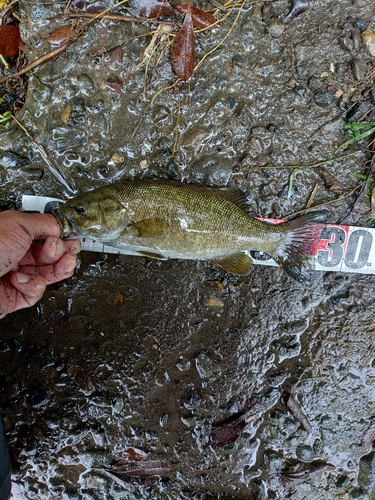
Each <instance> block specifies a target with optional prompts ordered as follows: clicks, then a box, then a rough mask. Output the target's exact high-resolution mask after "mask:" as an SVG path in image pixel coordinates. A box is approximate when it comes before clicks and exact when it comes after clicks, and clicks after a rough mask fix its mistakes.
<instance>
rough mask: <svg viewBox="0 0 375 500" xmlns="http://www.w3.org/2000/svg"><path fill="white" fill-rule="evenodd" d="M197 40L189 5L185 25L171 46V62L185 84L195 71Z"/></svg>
mask: <svg viewBox="0 0 375 500" xmlns="http://www.w3.org/2000/svg"><path fill="white" fill-rule="evenodd" d="M194 56H195V40H194V28H193V21H192V17H191V6H190V5H188V8H187V10H186V15H185V19H184V24H183V25H182V27H181V29H180V31H179V32H178V33H177V35H176V36H175V38H174V40H173V42H172V45H171V61H172V66H173V69H174V71H175V73H176V75H177V76H178V77H179V78H182V80H184V81H185V82H186V81H187V80H189V78H190V77H191V75H192V74H193V71H194Z"/></svg>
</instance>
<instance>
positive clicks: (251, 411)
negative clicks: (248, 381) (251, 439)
mask: <svg viewBox="0 0 375 500" xmlns="http://www.w3.org/2000/svg"><path fill="white" fill-rule="evenodd" d="M261 409H262V402H261V399H260V398H259V397H258V396H254V397H251V398H243V399H241V400H240V401H238V402H236V403H234V404H233V405H232V406H231V407H230V408H229V410H228V411H227V412H226V413H225V416H224V417H225V418H226V420H225V421H224V422H221V423H220V424H214V425H213V426H212V429H211V446H212V448H214V449H215V450H216V449H217V448H222V447H223V446H228V445H229V444H232V443H234V441H236V440H237V439H238V438H239V437H240V436H241V434H242V433H243V431H244V428H245V425H246V423H247V422H248V421H249V420H250V416H252V415H255V414H256V413H258V412H259V411H261Z"/></svg>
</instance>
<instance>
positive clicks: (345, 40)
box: [340, 35, 354, 52]
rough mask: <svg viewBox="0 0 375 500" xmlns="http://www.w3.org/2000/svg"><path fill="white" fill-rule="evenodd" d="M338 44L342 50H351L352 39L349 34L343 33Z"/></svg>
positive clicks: (352, 45)
mask: <svg viewBox="0 0 375 500" xmlns="http://www.w3.org/2000/svg"><path fill="white" fill-rule="evenodd" d="M340 46H341V48H343V49H344V50H347V51H348V52H351V51H352V50H353V48H354V42H353V39H352V38H351V37H350V36H349V35H343V36H342V37H341V38H340Z"/></svg>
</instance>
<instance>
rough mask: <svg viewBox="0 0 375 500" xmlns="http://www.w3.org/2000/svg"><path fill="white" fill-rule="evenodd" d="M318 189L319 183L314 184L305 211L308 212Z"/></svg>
mask: <svg viewBox="0 0 375 500" xmlns="http://www.w3.org/2000/svg"><path fill="white" fill-rule="evenodd" d="M318 189H319V183H318V182H316V183H315V186H314V189H313V190H312V191H311V194H310V198H309V199H308V200H307V203H306V208H305V210H308V209H309V208H310V207H311V203H312V202H313V199H314V198H315V195H316V192H317V191H318Z"/></svg>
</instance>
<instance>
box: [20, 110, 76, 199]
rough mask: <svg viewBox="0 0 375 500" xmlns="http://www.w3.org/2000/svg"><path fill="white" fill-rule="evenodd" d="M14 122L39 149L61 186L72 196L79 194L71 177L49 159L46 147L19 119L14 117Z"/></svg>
mask: <svg viewBox="0 0 375 500" xmlns="http://www.w3.org/2000/svg"><path fill="white" fill-rule="evenodd" d="M12 118H13V120H14V121H15V122H16V123H17V125H18V126H19V127H20V128H22V130H23V131H24V132H25V134H26V135H27V137H28V138H29V140H30V141H31V143H32V144H33V146H34V147H35V148H37V149H38V151H39V153H40V155H41V157H42V158H43V160H44V161H45V162H46V164H47V166H48V168H49V169H50V171H51V173H52V174H53V175H54V176H55V177H56V179H57V180H58V181H60V182H61V184H62V185H63V186H64V187H65V188H66V189H67V190H68V191H69V192H70V193H72V194H75V193H76V192H77V190H76V187H75V184H74V181H73V179H72V178H71V177H68V175H67V173H66V172H65V171H64V170H63V169H62V168H61V167H60V166H59V165H58V164H56V165H55V164H53V162H52V160H51V159H50V158H49V156H48V154H47V153H46V150H45V149H44V147H43V146H42V145H41V144H39V143H38V142H36V140H35V139H34V138H33V137H32V135H31V134H30V133H29V131H28V130H27V129H26V128H25V127H24V126H23V125H22V123H20V122H19V121H18V120H17V118H15V117H14V116H12Z"/></svg>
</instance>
